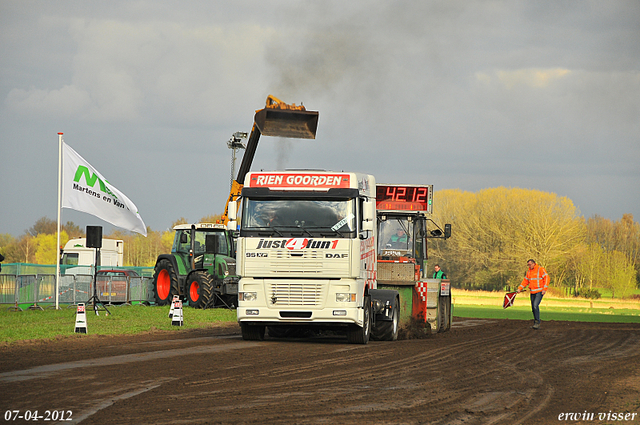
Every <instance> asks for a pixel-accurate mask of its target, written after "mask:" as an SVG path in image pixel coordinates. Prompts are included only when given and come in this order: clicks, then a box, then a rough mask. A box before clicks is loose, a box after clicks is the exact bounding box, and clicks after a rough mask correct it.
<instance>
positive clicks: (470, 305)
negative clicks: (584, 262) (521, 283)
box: [451, 289, 640, 323]
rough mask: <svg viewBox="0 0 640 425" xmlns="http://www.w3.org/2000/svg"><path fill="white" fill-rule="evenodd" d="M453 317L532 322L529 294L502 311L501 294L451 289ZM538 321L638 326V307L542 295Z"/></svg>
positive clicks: (614, 301)
mask: <svg viewBox="0 0 640 425" xmlns="http://www.w3.org/2000/svg"><path fill="white" fill-rule="evenodd" d="M451 293H452V300H451V301H452V303H453V315H454V316H457V317H468V318H479V319H515V320H533V315H532V313H531V302H530V300H529V293H528V292H527V293H521V294H519V295H518V296H516V300H515V302H514V305H513V307H509V308H507V309H503V308H502V301H503V299H504V293H502V292H483V291H464V290H459V289H453V290H452V291H451ZM540 318H541V319H542V320H543V321H545V320H566V321H574V322H605V323H638V322H640V303H639V302H638V301H626V300H618V299H599V300H585V299H581V298H559V297H552V296H549V295H545V297H544V298H543V299H542V303H541V304H540Z"/></svg>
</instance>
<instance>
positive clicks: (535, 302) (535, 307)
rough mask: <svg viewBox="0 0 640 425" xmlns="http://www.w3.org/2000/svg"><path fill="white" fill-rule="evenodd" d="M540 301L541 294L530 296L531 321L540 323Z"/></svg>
mask: <svg viewBox="0 0 640 425" xmlns="http://www.w3.org/2000/svg"><path fill="white" fill-rule="evenodd" d="M541 301H542V292H538V293H536V294H531V311H533V319H534V320H535V321H536V322H539V321H540V302H541Z"/></svg>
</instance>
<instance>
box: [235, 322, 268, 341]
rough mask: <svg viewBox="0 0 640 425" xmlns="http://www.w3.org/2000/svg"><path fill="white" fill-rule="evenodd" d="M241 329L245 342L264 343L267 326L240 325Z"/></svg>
mask: <svg viewBox="0 0 640 425" xmlns="http://www.w3.org/2000/svg"><path fill="white" fill-rule="evenodd" d="M240 329H241V330H242V339H244V340H245V341H262V340H263V339H264V330H265V326H260V325H249V324H247V323H240Z"/></svg>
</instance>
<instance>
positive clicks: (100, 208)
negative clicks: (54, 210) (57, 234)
mask: <svg viewBox="0 0 640 425" xmlns="http://www.w3.org/2000/svg"><path fill="white" fill-rule="evenodd" d="M62 158H63V161H62V164H63V165H62V170H63V171H62V208H71V209H74V210H76V211H82V212H86V213H88V214H91V215H94V216H96V217H98V218H101V219H102V220H104V221H106V222H108V223H111V224H113V225H114V226H118V227H120V228H123V229H126V230H131V231H133V232H138V233H140V234H142V235H144V236H147V226H145V224H144V222H143V221H142V217H140V214H138V208H137V207H136V205H135V204H134V203H133V202H131V200H130V199H129V198H127V197H126V196H125V194H124V193H122V192H120V191H119V190H118V189H116V188H115V187H113V186H112V185H111V184H109V182H108V181H107V179H105V178H104V177H103V176H102V174H100V173H99V172H98V170H96V169H95V168H93V167H92V166H91V164H89V163H88V162H87V161H85V159H84V158H82V157H81V156H80V155H78V153H77V152H76V151H74V150H73V149H71V147H69V146H68V145H67V144H66V143H64V142H62Z"/></svg>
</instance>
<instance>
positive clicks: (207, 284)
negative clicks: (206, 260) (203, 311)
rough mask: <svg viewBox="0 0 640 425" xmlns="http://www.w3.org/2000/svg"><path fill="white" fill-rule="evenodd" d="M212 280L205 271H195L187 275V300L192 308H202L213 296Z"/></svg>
mask: <svg viewBox="0 0 640 425" xmlns="http://www.w3.org/2000/svg"><path fill="white" fill-rule="evenodd" d="M214 286H215V285H214V282H213V278H212V277H211V275H210V274H209V273H207V272H203V271H197V272H193V273H191V274H190V275H189V276H187V288H186V293H187V301H189V306H191V307H193V308H204V307H206V306H207V304H209V300H211V298H212V297H213V296H214V294H213V290H214Z"/></svg>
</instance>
